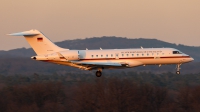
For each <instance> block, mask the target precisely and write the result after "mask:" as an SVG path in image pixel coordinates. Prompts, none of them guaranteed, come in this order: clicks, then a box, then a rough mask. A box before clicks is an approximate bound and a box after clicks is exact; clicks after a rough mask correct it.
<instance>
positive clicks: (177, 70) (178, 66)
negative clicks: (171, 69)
mask: <svg viewBox="0 0 200 112" xmlns="http://www.w3.org/2000/svg"><path fill="white" fill-rule="evenodd" d="M180 66H181V64H177V65H176V74H177V75H179V74H181V72H180V69H181V68H180Z"/></svg>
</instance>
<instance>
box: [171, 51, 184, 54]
mask: <svg viewBox="0 0 200 112" xmlns="http://www.w3.org/2000/svg"><path fill="white" fill-rule="evenodd" d="M173 54H182V53H181V52H180V51H173Z"/></svg>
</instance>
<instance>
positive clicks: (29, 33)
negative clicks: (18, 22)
mask: <svg viewBox="0 0 200 112" xmlns="http://www.w3.org/2000/svg"><path fill="white" fill-rule="evenodd" d="M38 34H40V32H39V31H37V30H29V31H24V32H19V33H12V34H8V35H11V36H34V35H38Z"/></svg>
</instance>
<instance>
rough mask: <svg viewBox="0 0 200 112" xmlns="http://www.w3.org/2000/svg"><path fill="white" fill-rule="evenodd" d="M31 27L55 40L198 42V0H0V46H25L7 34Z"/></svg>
mask: <svg viewBox="0 0 200 112" xmlns="http://www.w3.org/2000/svg"><path fill="white" fill-rule="evenodd" d="M30 29H38V30H40V31H42V32H43V33H44V34H45V35H46V36H47V37H49V38H50V39H51V40H52V41H53V42H58V41H62V40H67V39H77V38H86V37H94V36H96V37H99V36H121V37H127V38H156V39H159V40H163V41H167V42H171V43H177V44H185V45H190V46H200V0H0V39H1V40H0V50H9V49H15V48H21V47H29V44H28V43H27V42H26V41H25V39H24V38H23V37H12V36H7V35H6V34H8V33H14V32H20V31H26V30H30ZM101 47H103V46H101Z"/></svg>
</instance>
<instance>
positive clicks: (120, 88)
mask: <svg viewBox="0 0 200 112" xmlns="http://www.w3.org/2000/svg"><path fill="white" fill-rule="evenodd" d="M199 105H200V74H184V75H176V74H173V73H171V72H168V73H163V74H154V73H151V72H140V73H137V72H131V71H130V72H123V71H122V72H118V73H105V74H104V75H103V76H102V77H100V78H97V77H95V75H92V74H86V73H66V74H62V75H60V74H57V73H54V74H51V75H45V74H38V73H34V74H30V75H21V74H14V75H3V74H1V75H0V112H13V111H14V112H44V111H45V112H199V111H200V108H199Z"/></svg>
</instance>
